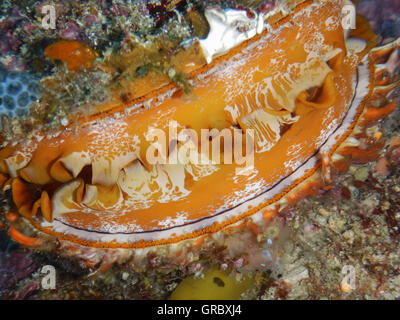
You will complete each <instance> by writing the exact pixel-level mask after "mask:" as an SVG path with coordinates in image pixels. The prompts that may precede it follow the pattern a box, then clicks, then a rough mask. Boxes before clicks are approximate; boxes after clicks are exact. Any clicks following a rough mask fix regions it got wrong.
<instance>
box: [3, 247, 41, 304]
mask: <svg viewBox="0 0 400 320" xmlns="http://www.w3.org/2000/svg"><path fill="white" fill-rule="evenodd" d="M38 267H39V265H38V264H37V263H36V262H35V261H34V260H33V259H32V256H31V255H30V254H29V253H24V252H21V251H17V250H14V251H11V252H10V253H5V252H2V251H0V298H4V296H3V295H4V294H5V292H9V291H10V290H13V289H14V288H15V286H16V284H17V283H18V281H20V280H22V279H25V278H26V277H28V276H29V275H30V274H32V272H34V271H35V270H36V269H37V268H38Z"/></svg>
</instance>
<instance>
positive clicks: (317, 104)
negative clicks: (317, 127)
mask: <svg viewBox="0 0 400 320" xmlns="http://www.w3.org/2000/svg"><path fill="white" fill-rule="evenodd" d="M335 100H336V86H335V80H334V73H333V72H331V73H329V74H328V75H327V76H326V78H325V80H324V82H323V84H322V85H321V86H320V87H312V88H310V89H308V90H306V91H303V92H301V93H300V94H299V96H298V97H297V102H299V103H300V104H303V105H305V106H307V107H311V108H315V109H326V108H329V107H330V106H332V105H333V104H334V103H335Z"/></svg>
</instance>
